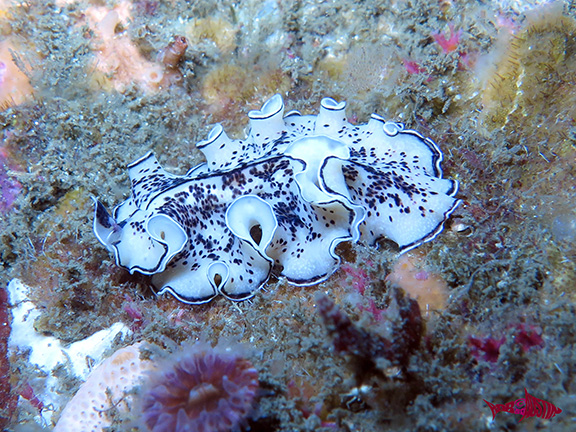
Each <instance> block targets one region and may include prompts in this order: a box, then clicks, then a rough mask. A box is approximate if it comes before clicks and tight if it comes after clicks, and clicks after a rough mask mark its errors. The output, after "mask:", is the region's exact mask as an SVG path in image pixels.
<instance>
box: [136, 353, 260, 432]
mask: <svg viewBox="0 0 576 432" xmlns="http://www.w3.org/2000/svg"><path fill="white" fill-rule="evenodd" d="M237 348H238V346H234V345H232V346H228V347H226V348H225V347H222V346H220V345H218V346H216V347H215V348H212V347H211V346H210V345H208V344H206V343H201V342H199V343H196V344H194V345H191V346H187V347H184V348H183V349H182V351H181V352H180V353H178V354H176V355H175V356H174V357H172V358H170V359H168V360H167V362H166V363H164V364H160V365H159V367H158V370H157V371H155V372H152V373H151V376H150V381H149V383H148V384H147V391H146V392H145V394H144V395H143V400H142V418H143V421H144V423H145V424H146V426H147V427H148V430H150V431H153V432H160V431H162V432H184V431H198V432H224V431H234V430H238V429H239V428H240V426H241V425H242V424H243V423H244V422H245V419H246V416H247V415H248V414H249V412H250V411H251V409H252V404H253V402H254V398H255V396H256V392H257V390H258V372H257V371H256V369H255V368H254V367H253V366H252V364H251V363H250V362H249V361H248V360H246V359H244V358H243V357H241V356H240V355H239V354H238V351H239V350H238V349H237ZM240 351H241V350H240Z"/></svg>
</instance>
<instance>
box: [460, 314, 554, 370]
mask: <svg viewBox="0 0 576 432" xmlns="http://www.w3.org/2000/svg"><path fill="white" fill-rule="evenodd" d="M512 338H513V343H515V344H517V345H520V348H521V349H522V352H523V353H525V352H526V351H529V350H530V349H532V348H535V347H542V346H544V339H542V335H541V330H540V329H538V328H537V327H534V326H532V325H528V324H525V323H520V324H516V325H515V326H514V331H513V333H512ZM468 343H469V345H470V352H471V353H472V355H473V356H474V357H475V358H476V359H478V360H485V361H487V362H491V363H495V362H497V361H498V357H499V356H500V347H501V346H502V345H504V343H506V336H502V337H501V338H500V339H497V338H493V337H488V336H487V337H474V336H469V337H468Z"/></svg>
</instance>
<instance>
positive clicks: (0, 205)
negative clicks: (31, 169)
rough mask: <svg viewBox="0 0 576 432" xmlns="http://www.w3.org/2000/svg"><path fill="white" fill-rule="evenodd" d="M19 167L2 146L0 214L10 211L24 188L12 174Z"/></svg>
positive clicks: (0, 149) (0, 154) (0, 158)
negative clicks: (12, 161) (11, 160)
mask: <svg viewBox="0 0 576 432" xmlns="http://www.w3.org/2000/svg"><path fill="white" fill-rule="evenodd" d="M14 169H17V167H16V166H15V164H13V163H11V162H10V160H9V154H8V152H7V151H6V149H4V148H3V147H0V214H4V213H6V212H8V210H10V209H11V208H12V205H13V204H14V201H15V200H16V198H17V197H18V194H19V193H20V191H21V190H22V185H21V184H20V182H18V180H16V179H15V178H14V177H12V175H11V174H10V171H12V170H14Z"/></svg>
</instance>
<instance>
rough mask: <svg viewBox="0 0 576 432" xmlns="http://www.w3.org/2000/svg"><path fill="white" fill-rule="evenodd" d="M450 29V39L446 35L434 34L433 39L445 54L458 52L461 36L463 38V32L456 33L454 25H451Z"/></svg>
mask: <svg viewBox="0 0 576 432" xmlns="http://www.w3.org/2000/svg"><path fill="white" fill-rule="evenodd" d="M449 28H450V37H449V38H446V34H445V33H438V32H434V33H432V37H433V38H434V40H435V41H436V43H438V45H440V47H441V48H442V51H444V54H448V53H451V52H452V51H456V48H458V43H459V42H460V36H462V30H458V31H455V30H454V24H449Z"/></svg>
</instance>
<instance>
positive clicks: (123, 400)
mask: <svg viewBox="0 0 576 432" xmlns="http://www.w3.org/2000/svg"><path fill="white" fill-rule="evenodd" d="M140 346H141V344H140V343H138V344H134V345H131V346H127V347H125V348H121V349H119V350H118V351H116V352H115V353H114V354H113V355H112V356H111V357H109V358H108V359H106V360H105V361H104V362H103V363H101V364H100V365H99V366H97V367H96V369H94V370H93V371H92V372H91V373H90V375H89V376H88V379H87V380H86V382H84V384H82V386H81V387H80V389H79V390H78V392H77V393H76V394H75V395H74V397H73V398H72V399H71V400H70V401H69V402H68V404H67V405H66V407H65V408H64V410H63V411H62V413H61V414H60V418H59V420H58V423H57V424H56V427H55V428H54V432H70V431H82V432H83V431H96V430H102V429H103V428H105V427H108V426H110V424H111V420H110V418H109V417H108V414H109V412H110V410H111V409H112V408H115V409H117V410H123V411H124V412H127V411H128V406H129V405H127V404H128V403H129V402H130V401H131V397H128V396H127V393H128V391H130V390H131V389H132V388H133V387H134V386H136V385H137V384H138V382H139V380H140V379H141V378H142V377H143V374H144V371H147V370H150V369H151V368H153V367H154V365H153V363H152V362H151V361H149V360H142V359H141V358H140Z"/></svg>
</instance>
